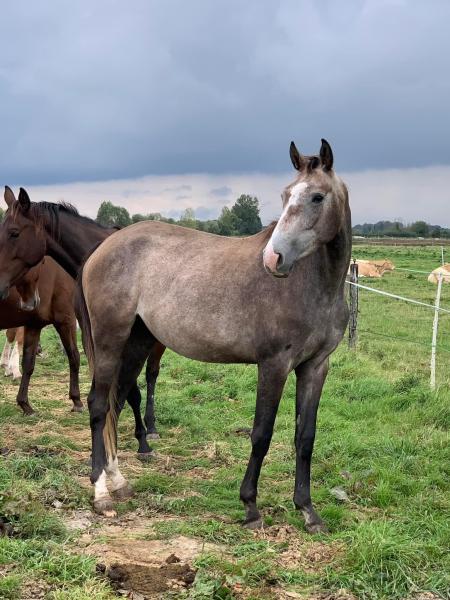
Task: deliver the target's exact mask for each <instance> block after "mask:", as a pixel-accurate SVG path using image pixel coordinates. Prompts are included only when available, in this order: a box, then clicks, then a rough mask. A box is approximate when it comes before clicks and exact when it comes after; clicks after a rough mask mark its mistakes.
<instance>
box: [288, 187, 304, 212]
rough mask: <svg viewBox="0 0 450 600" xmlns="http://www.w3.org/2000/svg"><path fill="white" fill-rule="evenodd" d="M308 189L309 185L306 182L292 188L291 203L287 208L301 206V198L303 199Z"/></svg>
mask: <svg viewBox="0 0 450 600" xmlns="http://www.w3.org/2000/svg"><path fill="white" fill-rule="evenodd" d="M307 187H308V184H307V183H306V182H305V181H300V182H299V183H296V184H295V185H294V187H292V188H291V195H290V196H289V202H288V204H287V207H286V208H288V207H289V206H295V205H297V204H299V202H300V198H301V197H302V194H303V192H304V191H305V190H306V188H307Z"/></svg>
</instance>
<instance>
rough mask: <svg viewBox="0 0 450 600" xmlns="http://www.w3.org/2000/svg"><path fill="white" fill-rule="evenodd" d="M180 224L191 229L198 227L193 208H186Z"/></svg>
mask: <svg viewBox="0 0 450 600" xmlns="http://www.w3.org/2000/svg"><path fill="white" fill-rule="evenodd" d="M178 225H181V226H182V227H189V228H190V229H196V225H197V221H196V219H195V212H194V209H192V208H186V210H185V211H184V213H183V214H182V215H181V217H180V220H179V221H178Z"/></svg>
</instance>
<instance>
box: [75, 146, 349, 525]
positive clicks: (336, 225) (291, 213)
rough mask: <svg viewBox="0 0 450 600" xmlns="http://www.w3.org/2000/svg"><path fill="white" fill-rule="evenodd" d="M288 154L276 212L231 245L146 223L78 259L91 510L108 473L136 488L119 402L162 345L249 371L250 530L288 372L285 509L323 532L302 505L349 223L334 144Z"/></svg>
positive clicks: (338, 315) (338, 308)
mask: <svg viewBox="0 0 450 600" xmlns="http://www.w3.org/2000/svg"><path fill="white" fill-rule="evenodd" d="M290 154H291V160H292V162H293V164H294V167H295V168H296V169H297V171H298V176H297V179H296V180H295V181H294V182H293V183H292V184H290V185H288V186H287V187H286V188H285V190H284V192H283V195H282V198H283V213H282V215H281V218H280V219H279V221H278V223H276V225H273V226H271V227H269V228H268V229H266V230H265V231H263V232H261V233H259V234H256V235H254V236H251V237H247V238H241V239H236V238H225V237H219V236H215V235H211V234H207V233H203V232H199V231H195V230H192V229H184V228H182V227H177V226H174V225H168V224H166V223H160V222H143V223H138V224H136V225H132V226H131V227H128V228H126V229H124V230H122V231H119V232H118V233H117V234H115V235H114V236H112V237H111V238H109V239H107V240H106V241H105V242H104V243H103V244H102V245H101V246H100V247H99V248H98V250H96V252H94V253H93V254H92V255H91V256H90V258H89V259H88V260H87V262H86V264H85V266H84V269H83V273H82V277H81V279H80V280H79V281H80V286H79V292H80V294H81V300H82V301H83V302H84V312H83V318H82V328H83V330H84V335H85V340H86V343H85V349H86V352H87V355H88V358H89V360H90V363H91V368H92V372H93V383H92V387H91V391H90V394H89V407H90V413H91V426H92V440H93V471H92V477H91V480H92V481H93V482H94V483H95V500H94V506H95V508H96V509H97V510H98V511H100V512H103V513H104V514H111V512H112V511H113V505H112V500H111V496H110V494H109V491H108V488H107V487H106V482H107V477H109V478H110V481H111V486H110V489H111V490H112V491H113V492H114V493H115V495H119V496H121V497H123V496H125V495H127V494H128V493H130V492H131V490H130V486H129V484H128V483H127V481H126V480H125V478H124V477H123V476H122V474H121V473H120V471H119V468H118V461H117V454H116V436H117V432H116V420H115V418H114V408H115V406H116V403H117V401H119V402H120V400H121V398H122V397H123V396H124V395H126V393H127V390H128V388H129V385H130V384H131V382H132V381H133V378H134V377H135V376H136V374H137V373H138V372H139V371H140V369H141V368H142V364H143V362H144V361H145V359H146V357H147V355H148V353H149V352H150V351H151V349H152V347H153V346H154V344H155V342H156V340H158V341H159V342H161V343H162V344H164V345H165V346H167V347H169V348H171V349H172V350H174V351H175V352H178V353H179V354H181V355H183V356H186V357H188V358H193V359H196V360H201V361H206V362H220V363H234V362H243V363H256V364H257V365H258V389H257V398H256V413H255V419H254V424H253V430H252V435H251V440H252V452H251V456H250V461H249V463H248V467H247V471H246V474H245V477H244V480H243V482H242V486H241V493H240V495H241V499H242V501H243V502H244V505H245V509H246V519H245V523H246V524H247V525H248V526H250V527H257V526H260V525H261V518H260V514H259V511H258V508H257V504H256V498H257V483H258V478H259V474H260V470H261V466H262V462H263V459H264V456H265V455H266V453H267V451H268V448H269V445H270V441H271V437H272V432H273V427H274V422H275V417H276V413H277V409H278V404H279V401H280V398H281V394H282V390H283V387H284V383H285V381H286V378H287V376H288V374H289V372H290V371H292V370H295V373H296V375H297V404H296V406H297V419H296V433H295V444H296V459H297V465H296V478H295V491H294V503H295V505H296V507H297V508H299V509H301V511H302V512H303V515H304V518H305V522H306V527H307V529H308V531H311V532H317V531H321V530H323V528H324V527H323V523H322V521H321V519H320V517H319V515H318V514H317V513H316V511H315V510H314V508H313V505H312V502H311V495H310V466H311V456H312V451H313V444H314V438H315V429H316V415H317V408H318V404H319V400H320V396H321V391H322V386H323V384H324V381H325V377H326V375H327V371H328V357H329V355H330V354H331V352H333V350H334V349H335V348H336V346H337V345H338V343H339V342H340V340H341V339H342V336H343V334H344V331H345V327H346V325H347V320H348V309H347V305H346V301H345V295H344V285H345V277H346V273H347V267H348V263H349V260H350V253H351V219H350V209H349V205H348V194H347V189H346V187H345V184H344V183H343V182H342V180H341V179H340V178H339V177H338V176H337V175H336V174H335V173H334V171H333V169H332V166H333V155H332V151H331V148H330V146H329V144H328V143H327V142H326V141H325V140H322V146H321V149H320V154H319V155H318V156H311V157H306V156H302V155H301V154H299V152H298V151H297V149H296V147H295V145H294V144H293V143H292V144H291V149H290ZM124 265H126V268H124V267H123V266H124Z"/></svg>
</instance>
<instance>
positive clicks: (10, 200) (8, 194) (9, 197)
mask: <svg viewBox="0 0 450 600" xmlns="http://www.w3.org/2000/svg"><path fill="white" fill-rule="evenodd" d="M4 198H5V202H6V204H7V205H8V207H11V206H12V205H13V204H14V202H15V201H16V197H15V196H14V192H13V191H12V189H11V188H10V187H9V186H7V185H5V194H4Z"/></svg>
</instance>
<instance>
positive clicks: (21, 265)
mask: <svg viewBox="0 0 450 600" xmlns="http://www.w3.org/2000/svg"><path fill="white" fill-rule="evenodd" d="M5 201H6V203H7V205H8V210H7V212H6V215H5V218H4V220H3V223H2V224H1V226H0V297H6V296H7V295H8V293H9V291H10V288H12V286H14V285H16V283H17V282H18V280H19V279H20V278H23V277H24V276H25V275H26V274H27V273H32V272H33V271H35V270H36V269H37V267H35V265H38V264H39V262H40V261H41V260H42V259H43V257H44V256H45V255H50V256H51V257H52V258H53V259H54V260H55V261H56V262H57V263H58V264H59V265H60V266H61V267H63V269H64V270H65V271H66V272H67V273H68V274H69V275H70V278H71V281H73V280H74V279H76V277H77V274H78V270H79V269H80V267H81V265H82V263H83V261H84V259H85V258H86V256H88V255H89V253H90V252H91V251H92V250H93V248H95V247H96V246H98V245H99V244H100V243H101V242H103V241H104V240H105V239H106V238H107V237H109V236H110V235H111V234H113V233H115V232H116V231H117V229H115V228H105V227H102V226H101V225H99V224H98V223H96V222H95V221H93V220H92V219H88V218H87V217H82V216H80V215H79V214H78V213H77V211H76V210H75V209H74V208H73V207H71V206H70V205H67V204H52V203H48V202H40V203H34V202H33V203H31V202H30V199H29V197H28V194H27V193H26V191H25V190H23V189H21V191H20V194H19V199H18V201H16V199H15V196H14V193H13V192H12V190H11V189H10V188H9V187H5ZM33 267H34V268H33ZM30 269H32V271H30ZM12 293H13V294H15V291H13V292H12ZM8 302H9V299H8ZM164 350H165V348H164V346H162V345H161V344H158V345H155V346H154V348H153V349H152V352H151V353H150V356H149V359H148V362H147V369H146V380H147V407H146V412H145V418H144V421H145V425H146V426H145V427H144V425H143V423H142V418H141V416H140V404H141V395H140V391H139V388H138V386H137V383H136V384H135V385H133V386H132V387H131V388H130V393H129V396H128V401H129V404H130V406H131V408H132V410H133V413H134V416H135V420H136V430H135V436H136V438H137V440H138V443H139V449H138V452H139V454H140V455H142V456H144V455H146V454H148V453H149V452H151V449H150V447H149V446H148V443H147V441H146V437H147V438H157V437H159V436H158V433H157V431H156V427H155V415H154V391H155V385H156V380H157V377H158V373H159V366H160V360H161V356H162V354H163V353H164ZM122 407H123V404H122V406H121V407H119V409H121V408H122Z"/></svg>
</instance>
